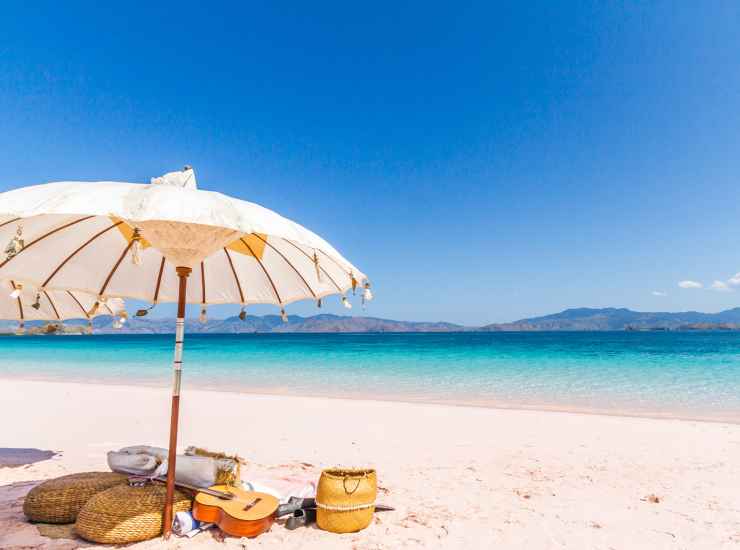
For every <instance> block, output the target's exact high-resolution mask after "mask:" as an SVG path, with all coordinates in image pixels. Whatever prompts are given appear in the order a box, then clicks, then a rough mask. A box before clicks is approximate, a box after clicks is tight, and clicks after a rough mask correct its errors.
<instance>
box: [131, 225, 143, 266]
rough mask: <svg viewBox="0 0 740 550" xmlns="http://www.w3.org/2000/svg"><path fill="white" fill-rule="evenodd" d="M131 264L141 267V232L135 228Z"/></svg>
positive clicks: (132, 238) (132, 239)
mask: <svg viewBox="0 0 740 550" xmlns="http://www.w3.org/2000/svg"><path fill="white" fill-rule="evenodd" d="M131 263H132V264H134V265H141V264H142V259H141V231H140V230H139V228H138V227H135V228H134V236H133V237H131Z"/></svg>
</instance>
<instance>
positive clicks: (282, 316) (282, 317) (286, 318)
mask: <svg viewBox="0 0 740 550" xmlns="http://www.w3.org/2000/svg"><path fill="white" fill-rule="evenodd" d="M280 318H281V319H282V320H283V323H287V322H288V314H287V313H285V308H280Z"/></svg>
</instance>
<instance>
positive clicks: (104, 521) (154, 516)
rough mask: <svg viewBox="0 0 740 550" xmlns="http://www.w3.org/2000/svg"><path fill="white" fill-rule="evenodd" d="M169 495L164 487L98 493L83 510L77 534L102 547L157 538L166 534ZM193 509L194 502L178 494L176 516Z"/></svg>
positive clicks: (77, 524) (128, 488)
mask: <svg viewBox="0 0 740 550" xmlns="http://www.w3.org/2000/svg"><path fill="white" fill-rule="evenodd" d="M166 491H167V489H166V487H165V486H164V485H145V486H143V487H130V486H129V485H119V486H117V487H113V488H111V489H108V490H107V491H103V492H102V493H98V494H97V495H95V496H94V497H92V498H91V499H90V500H88V501H87V504H85V506H83V507H82V510H80V513H79V515H78V516H77V523H76V524H75V531H76V532H77V534H78V535H79V536H81V537H82V538H83V539H85V540H89V541H91V542H97V543H101V544H126V543H129V542H139V541H142V540H147V539H152V538H154V537H157V536H159V535H161V534H162V512H163V510H164V500H165V494H166ZM191 507H192V499H191V498H190V497H189V496H188V495H186V494H185V493H183V492H181V491H178V490H175V498H174V504H173V508H172V509H173V514H175V513H177V512H186V511H188V510H190V508H191Z"/></svg>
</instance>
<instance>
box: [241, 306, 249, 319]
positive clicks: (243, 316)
mask: <svg viewBox="0 0 740 550" xmlns="http://www.w3.org/2000/svg"><path fill="white" fill-rule="evenodd" d="M246 318H247V308H246V306H242V309H241V311H239V320H240V321H244V320H246Z"/></svg>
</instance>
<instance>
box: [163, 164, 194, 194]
mask: <svg viewBox="0 0 740 550" xmlns="http://www.w3.org/2000/svg"><path fill="white" fill-rule="evenodd" d="M151 183H152V185H171V186H173V187H182V188H183V189H197V188H198V184H197V183H196V182H195V172H194V171H193V168H192V166H190V165H189V164H186V165H185V167H184V168H183V169H182V170H178V171H177V172H168V173H166V174H164V175H163V176H160V177H158V178H152V179H151Z"/></svg>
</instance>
